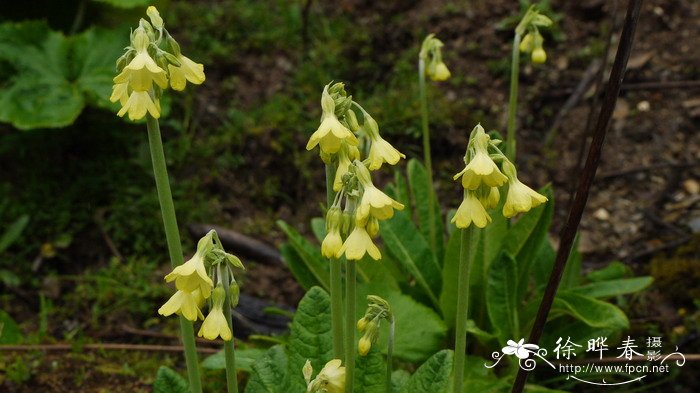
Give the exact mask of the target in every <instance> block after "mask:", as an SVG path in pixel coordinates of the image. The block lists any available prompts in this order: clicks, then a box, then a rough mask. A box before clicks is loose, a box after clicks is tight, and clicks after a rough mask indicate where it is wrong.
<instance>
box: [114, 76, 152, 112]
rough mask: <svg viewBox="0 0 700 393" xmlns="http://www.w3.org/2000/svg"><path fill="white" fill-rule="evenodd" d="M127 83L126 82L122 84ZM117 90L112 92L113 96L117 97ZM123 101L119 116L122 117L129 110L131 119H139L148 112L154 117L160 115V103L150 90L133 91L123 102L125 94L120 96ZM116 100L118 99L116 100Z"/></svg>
mask: <svg viewBox="0 0 700 393" xmlns="http://www.w3.org/2000/svg"><path fill="white" fill-rule="evenodd" d="M120 85H125V84H120ZM114 86H115V91H113V92H112V97H115V93H117V91H116V86H117V85H114ZM118 99H119V100H120V101H122V108H121V109H120V110H119V112H117V116H119V117H122V116H124V114H126V113H127V112H128V113H129V120H139V119H142V118H143V117H144V116H146V112H148V113H150V114H151V116H153V117H154V118H156V119H157V118H159V117H160V105H158V100H155V102H154V100H153V98H152V97H151V93H149V92H148V91H132V92H131V95H130V96H129V99H128V100H126V102H125V103H124V102H123V96H120V97H118ZM115 101H116V100H115Z"/></svg>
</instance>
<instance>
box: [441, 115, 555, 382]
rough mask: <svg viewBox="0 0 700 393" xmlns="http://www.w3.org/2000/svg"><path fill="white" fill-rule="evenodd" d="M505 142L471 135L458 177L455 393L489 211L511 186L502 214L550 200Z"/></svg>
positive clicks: (479, 132) (477, 132)
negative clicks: (529, 182) (525, 178)
mask: <svg viewBox="0 0 700 393" xmlns="http://www.w3.org/2000/svg"><path fill="white" fill-rule="evenodd" d="M500 144H501V141H500V140H498V139H492V138H491V137H490V136H489V135H488V134H486V132H485V131H484V129H483V127H481V125H480V124H477V126H476V127H474V129H473V130H472V132H471V134H470V135H469V143H468V145H467V152H466V154H465V156H464V163H465V167H464V169H463V170H462V171H460V172H459V173H457V174H456V175H455V176H454V179H455V180H457V179H459V180H460V182H461V183H462V187H463V189H464V191H463V192H464V199H463V200H462V203H461V204H460V206H459V208H458V209H457V212H456V213H455V216H454V218H453V219H452V222H453V223H454V224H455V225H456V226H457V228H458V229H460V230H461V238H460V241H461V243H460V260H459V261H460V262H459V273H458V288H457V291H458V292H457V320H456V323H455V362H454V371H453V375H454V385H453V388H454V390H453V392H454V393H462V386H463V383H464V362H465V359H466V349H467V321H468V319H469V290H470V288H469V276H470V272H471V264H472V261H473V260H474V255H473V253H474V249H475V246H476V242H477V240H476V239H478V238H479V237H478V236H477V235H478V233H477V231H479V230H481V229H483V228H485V227H486V226H487V225H488V224H489V223H490V222H491V216H490V215H489V212H488V210H489V209H494V208H496V207H498V205H499V204H498V202H499V200H500V196H501V192H500V191H499V188H504V187H506V186H507V188H508V191H507V196H506V201H505V204H504V205H503V209H502V214H503V215H504V216H505V217H512V216H514V215H516V214H518V213H524V212H527V211H529V210H530V209H532V208H533V207H535V206H538V205H540V204H542V203H544V202H546V201H547V198H546V197H544V196H543V195H540V194H539V193H537V192H536V191H534V190H532V189H531V188H530V187H528V186H526V185H524V184H522V183H521V182H520V181H519V180H518V177H517V171H516V169H515V165H513V163H512V162H511V161H510V160H509V158H508V157H506V155H504V154H503V152H501V150H500V149H499V147H498V146H499V145H500Z"/></svg>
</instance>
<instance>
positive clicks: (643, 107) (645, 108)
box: [637, 101, 651, 112]
mask: <svg viewBox="0 0 700 393" xmlns="http://www.w3.org/2000/svg"><path fill="white" fill-rule="evenodd" d="M649 109H651V104H649V101H640V102H639V103H638V104H637V110H638V111H640V112H649Z"/></svg>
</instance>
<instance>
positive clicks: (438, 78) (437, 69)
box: [428, 61, 452, 82]
mask: <svg viewBox="0 0 700 393" xmlns="http://www.w3.org/2000/svg"><path fill="white" fill-rule="evenodd" d="M428 69H429V70H430V71H429V72H428V76H429V77H430V79H432V80H433V81H435V82H442V81H446V80H448V79H450V76H452V73H450V70H449V69H448V68H447V66H446V65H445V63H444V62H442V61H440V62H437V63H436V64H435V65H432V66H431V67H429V68H428Z"/></svg>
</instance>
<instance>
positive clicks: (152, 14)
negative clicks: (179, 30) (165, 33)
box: [146, 6, 163, 30]
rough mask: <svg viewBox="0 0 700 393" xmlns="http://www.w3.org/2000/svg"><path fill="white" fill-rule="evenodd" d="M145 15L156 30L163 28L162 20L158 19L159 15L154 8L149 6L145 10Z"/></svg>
mask: <svg viewBox="0 0 700 393" xmlns="http://www.w3.org/2000/svg"><path fill="white" fill-rule="evenodd" d="M146 15H148V18H149V19H151V24H152V25H153V27H155V28H156V29H158V30H161V29H162V28H163V18H161V17H160V13H158V10H157V9H156V7H154V6H150V7H148V8H147V9H146Z"/></svg>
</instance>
